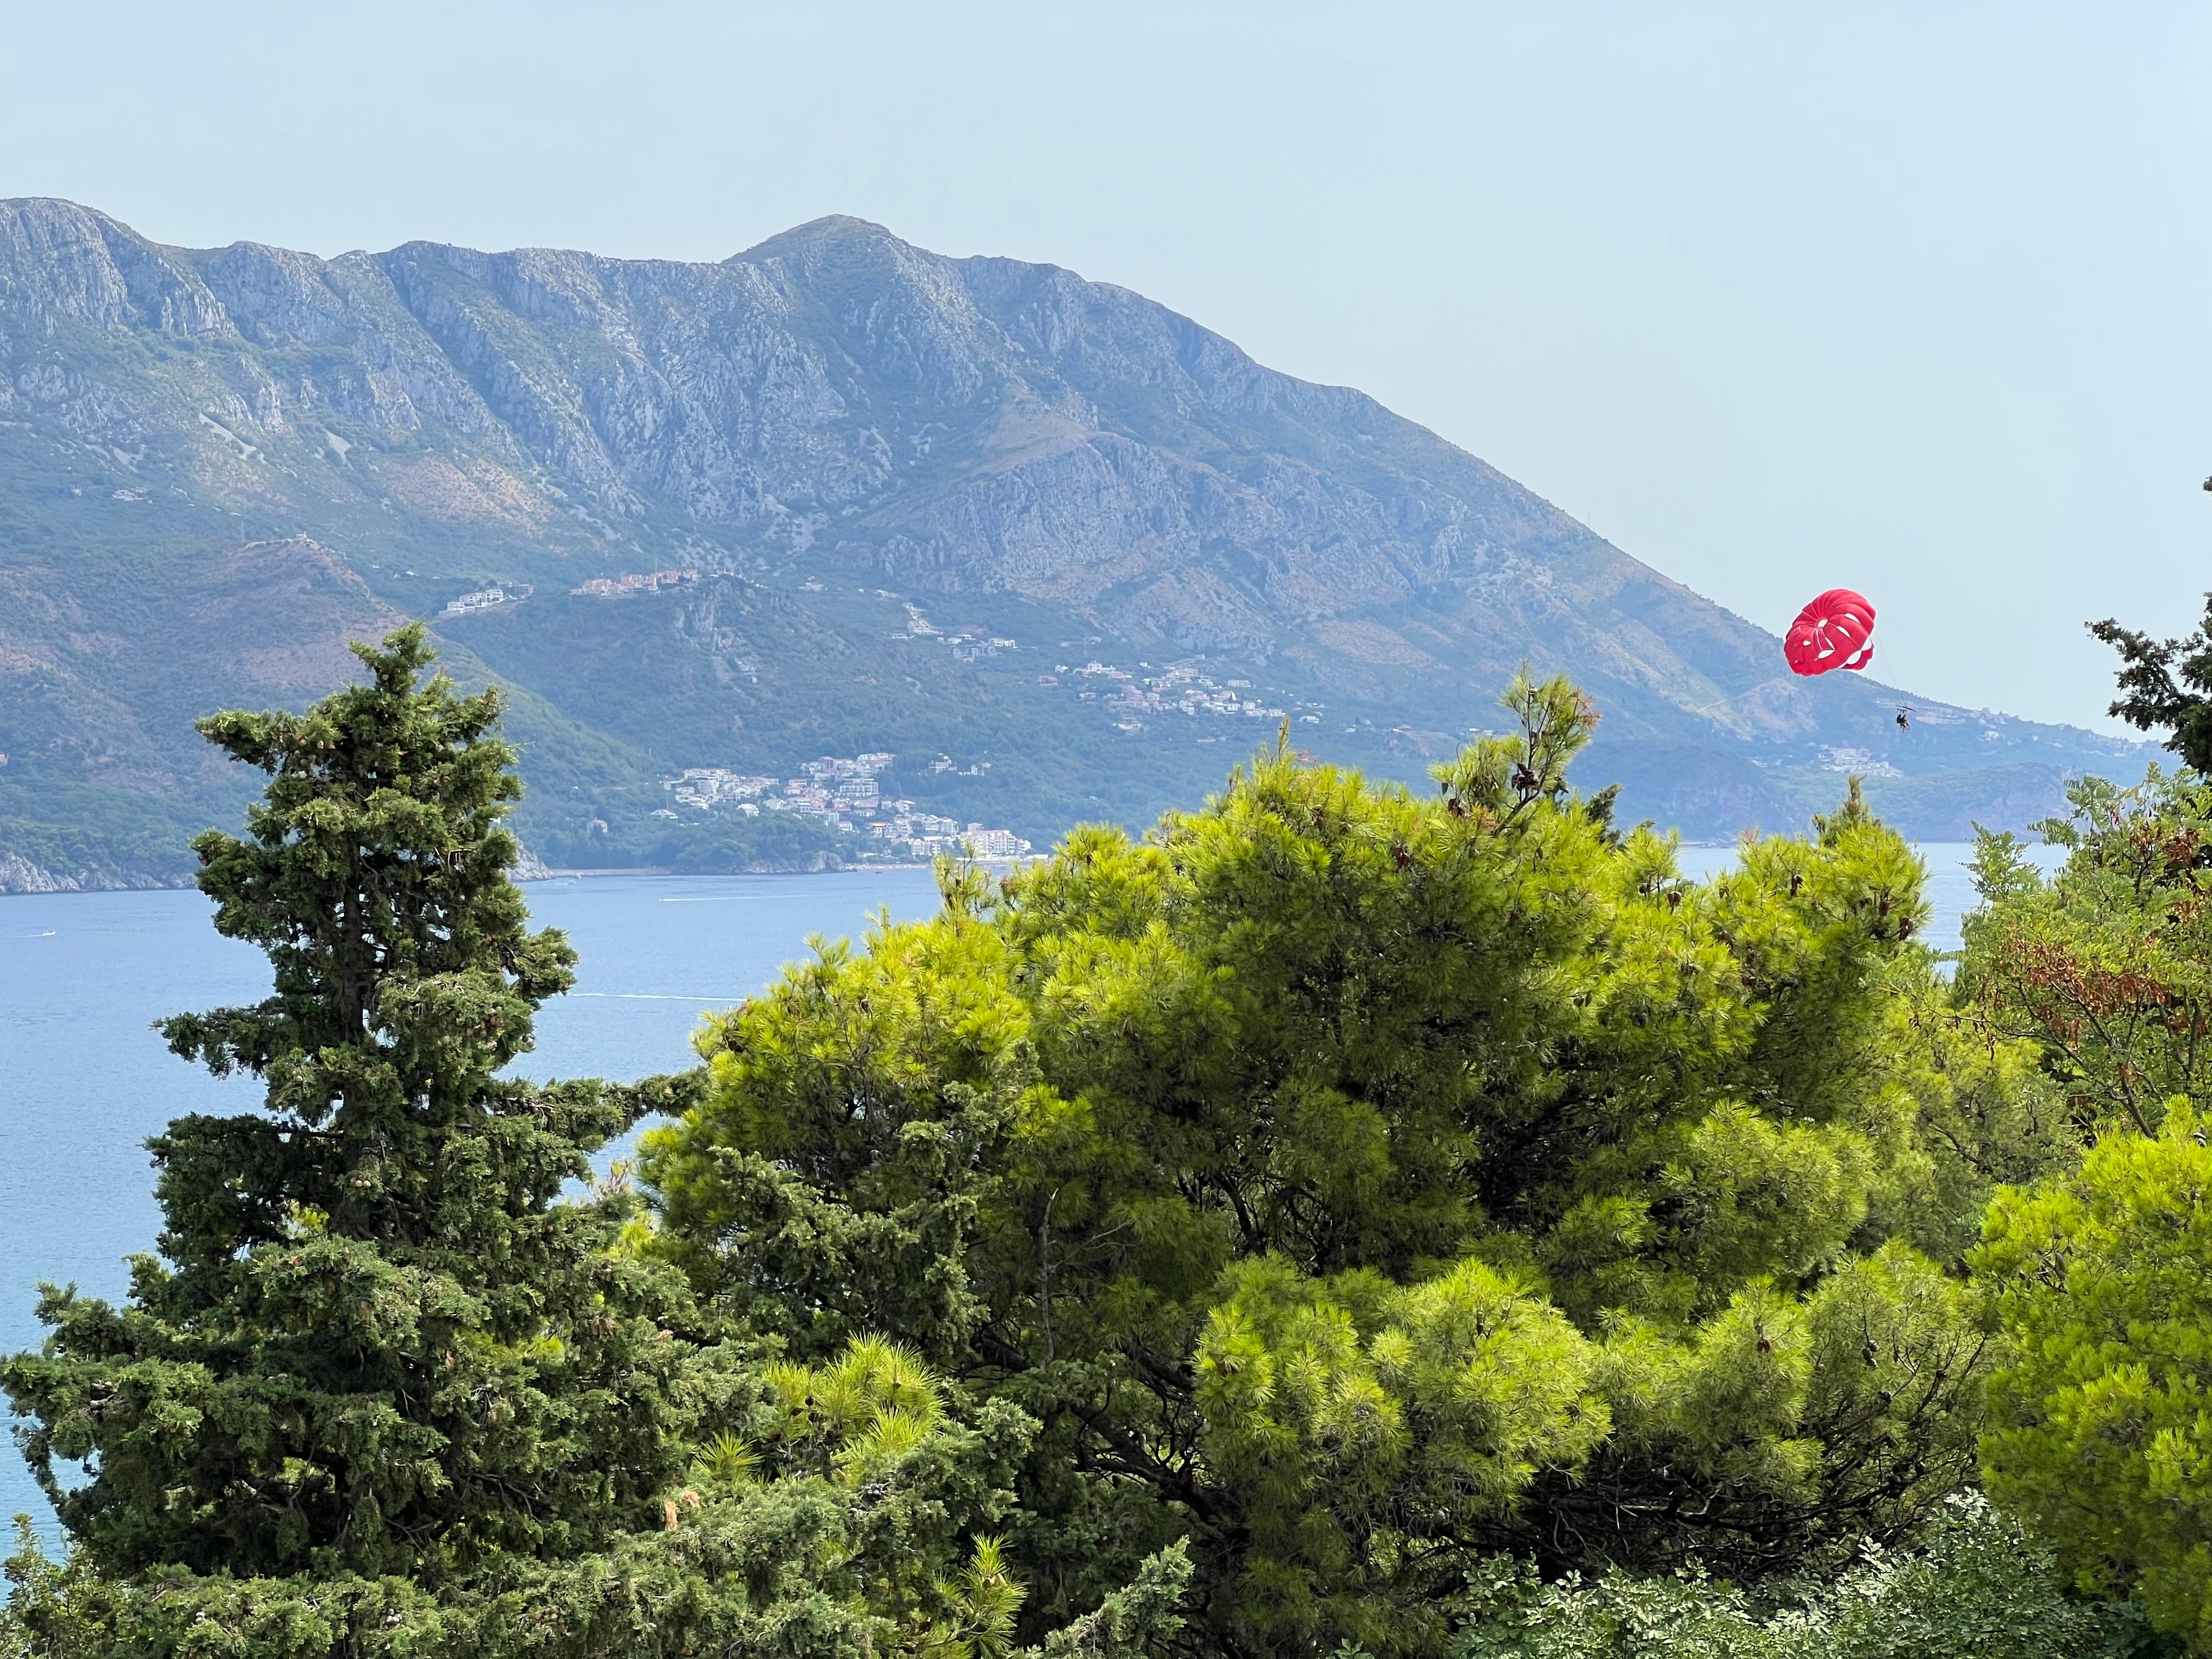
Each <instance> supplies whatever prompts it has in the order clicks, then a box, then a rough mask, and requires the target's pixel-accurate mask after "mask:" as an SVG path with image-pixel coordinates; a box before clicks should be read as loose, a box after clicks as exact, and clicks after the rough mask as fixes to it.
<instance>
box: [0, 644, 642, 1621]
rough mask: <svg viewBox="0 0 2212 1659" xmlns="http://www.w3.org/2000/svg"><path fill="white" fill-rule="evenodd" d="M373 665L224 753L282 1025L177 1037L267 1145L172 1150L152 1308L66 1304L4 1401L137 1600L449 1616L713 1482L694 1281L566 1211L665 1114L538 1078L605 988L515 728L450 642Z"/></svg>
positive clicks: (139, 1279) (95, 1555)
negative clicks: (514, 1565) (466, 1600)
mask: <svg viewBox="0 0 2212 1659" xmlns="http://www.w3.org/2000/svg"><path fill="white" fill-rule="evenodd" d="M355 649H356V652H357V653H359V655H360V656H361V658H362V661H363V662H364V663H365V664H367V665H368V670H369V673H370V678H368V682H367V683H366V684H356V685H355V686H352V687H350V688H349V689H347V690H342V691H340V692H338V693H337V694H336V695H334V696H331V697H329V698H327V699H325V701H324V702H320V703H319V704H317V705H316V706H315V707H314V708H312V709H310V710H308V711H307V713H305V714H290V713H284V712H276V713H267V714H250V713H237V712H234V713H229V714H217V715H214V716H211V717H210V718H209V719H207V720H204V721H202V722H201V725H200V730H201V732H202V733H203V734H204V736H205V737H206V738H208V739H209V740H210V741H211V742H213V743H214V744H216V745H217V746H218V747H220V748H221V749H222V750H224V751H225V752H227V753H228V754H229V755H231V756H232V757H235V758H236V759H238V760H240V761H243V762H245V763H247V764H249V765H252V766H256V767H258V768H260V769H262V770H263V771H264V772H266V773H267V774H268V775H269V783H268V786H267V788H266V791H265V793H264V799H263V800H262V801H261V802H260V804H258V805H256V806H255V807H254V808H253V809H252V811H251V812H250V814H249V817H248V830H247V834H246V836H245V837H244V838H242V839H241V838H239V837H236V836H228V835H222V834H218V833H213V832H210V833H209V834H207V835H204V836H201V837H200V838H199V839H198V840H197V842H195V843H194V847H195V850H196V851H197V854H198V855H199V860H200V863H201V866H202V869H201V873H200V876H199V885H200V888H201V890H203V891H204V892H205V893H207V894H208V895H209V896H210V897H211V898H213V899H214V900H215V901H216V928H217V929H218V931H220V932H222V933H225V934H227V935H228V936H229V937H231V938H234V939H246V940H250V941H251V942H252V943H253V944H255V945H258V946H259V947H261V949H262V950H264V951H265V952H266V953H267V954H268V957H269V958H270V963H271V964H272V965H273V967H274V969H275V989H274V993H273V994H271V995H270V997H268V998H267V999H266V1000H263V1001H261V1002H258V1003H256V1004H254V1005H253V1006H249V1007H240V1008H222V1009H217V1010H215V1011H213V1012H208V1013H201V1014H185V1015H180V1016H179V1017H177V1018H173V1019H171V1020H168V1021H166V1022H164V1023H163V1024H162V1026H161V1030H162V1032H163V1035H164V1036H166V1037H167V1039H168V1042H169V1046H170V1047H171V1048H173V1050H174V1051H175V1052H176V1053H177V1054H179V1055H180V1056H183V1057H185V1058H188V1059H196V1060H199V1061H200V1062H201V1063H203V1064H204V1065H205V1066H208V1067H209V1069H210V1070H211V1071H213V1072H215V1073H217V1074H218V1075H221V1074H224V1073H232V1072H238V1071H243V1072H246V1073H252V1075H254V1076H255V1077H258V1078H259V1079H262V1080H263V1081H264V1083H265V1084H266V1085H267V1094H266V1098H265V1102H264V1109H263V1110H261V1111H258V1112H250V1113H246V1114H244V1115H236V1116H210V1115H195V1116H191V1117H185V1118H180V1119H179V1120H177V1121H175V1122H173V1123H172V1124H171V1125H170V1127H169V1128H168V1131H167V1133H165V1134H163V1135H161V1136H160V1137H158V1138H157V1139H155V1140H154V1141H153V1142H152V1150H153V1152H154V1156H155V1163H156V1165H157V1167H158V1170H159V1182H158V1194H159V1197H160V1200H161V1209H162V1212H163V1215H164V1217H165V1218H166V1226H165V1228H164V1230H163V1231H162V1233H161V1239H160V1253H159V1255H143V1256H140V1257H137V1258H135V1259H134V1261H133V1264H132V1282H131V1295H130V1298H129V1301H128V1302H127V1304H125V1305H123V1306H121V1307H115V1306H112V1305H110V1304H107V1303H106V1302H103V1301H99V1300H94V1299H90V1298H87V1297H81V1296H79V1295H77V1294H76V1292H75V1291H73V1290H71V1291H53V1290H51V1289H50V1290H49V1291H47V1293H46V1297H45V1299H44V1301H43V1303H42V1305H41V1309H40V1312H41V1316H42V1318H43V1319H44V1320H45V1321H46V1323H47V1324H48V1325H49V1326H50V1327H51V1328H52V1335H51V1337H50V1339H49V1340H48V1341H47V1343H46V1347H45V1350H44V1352H42V1353H40V1354H35V1355H33V1354H24V1355H18V1356H15V1358H11V1359H9V1360H8V1361H7V1362H6V1363H5V1364H4V1365H0V1382H4V1383H5V1386H6V1388H7V1390H8V1392H9V1395H10V1396H11V1397H12V1398H13V1400H14V1401H15V1407H16V1409H17V1410H18V1411H20V1412H21V1413H24V1414H25V1415H26V1416H27V1417H28V1418H29V1419H31V1427H30V1429H29V1431H28V1432H27V1436H26V1443H27V1451H28V1453H29V1455H30V1458H31V1461H32V1462H33V1466H34V1468H36V1469H37V1470H38V1472H39V1474H40V1479H41V1480H42V1481H43V1482H44V1483H45V1485H46V1490H47V1492H48V1493H49V1494H50V1496H52V1498H53V1499H54V1500H55V1502H56V1504H57V1505H58V1509H59V1511H60V1515H61V1518H62V1521H63V1522H64V1525H65V1526H66V1528H68V1530H69V1531H70V1534H72V1535H73V1537H74V1539H75V1541H76V1544H77V1546H78V1548H79V1551H80V1559H88V1561H89V1563H90V1564H91V1565H94V1566H95V1567H96V1568H97V1569H98V1570H100V1571H102V1572H104V1573H107V1574H115V1575H123V1576H125V1577H128V1576H131V1575H136V1574H140V1573H143V1572H146V1571H149V1570H152V1569H156V1568H165V1569H167V1570H169V1571H172V1572H173V1571H175V1570H177V1569H184V1570H186V1571H191V1572H194V1573H202V1574H209V1573H217V1572H221V1573H225V1574H231V1575H238V1576H246V1575H290V1574H296V1573H300V1572H307V1573H311V1574H325V1573H331V1572H353V1573H360V1574H366V1575H401V1576H405V1577H412V1578H414V1579H416V1580H417V1581H418V1582H424V1583H435V1582H438V1581H440V1580H442V1579H447V1578H449V1577H453V1576H454V1575H457V1574H463V1573H466V1572H467V1571H470V1570H471V1568H472V1567H475V1566H477V1565H481V1564H482V1563H483V1562H484V1561H485V1560H486V1559H488V1558H489V1557H491V1556H492V1555H494V1554H495V1553H502V1552H506V1553H519V1554H520V1555H524V1556H539V1557H544V1556H556V1555H561V1554H564V1553H570V1552H573V1551H575V1550H579V1549H583V1548H588V1547H592V1545H594V1544H595V1543H596V1542H597V1541H599V1540H600V1539H603V1538H605V1537H606V1536H608V1535H610V1534H612V1533H614V1532H617V1531H619V1530H621V1529H623V1528H626V1527H635V1526H637V1525H639V1524H641V1523H642V1522H645V1520H646V1519H647V1513H648V1510H649V1506H650V1504H651V1503H652V1500H653V1494H654V1493H656V1492H658V1491H659V1489H660V1488H662V1487H663V1486H665V1483H666V1481H667V1480H668V1478H669V1476H670V1475H671V1472H672V1471H673V1470H674V1469H675V1468H678V1465H679V1463H680V1461H681V1459H682V1457H683V1456H684V1449H683V1448H682V1447H681V1446H680V1445H679V1444H678V1441H677V1436H676V1433H675V1432H674V1429H675V1425H674V1420H673V1408H672V1407H671V1404H670V1394H671V1380H672V1377H673V1374H674V1370H675V1367H676V1364H677V1359H676V1355H677V1353H678V1350H679V1348H680V1346H681V1345H680V1344H678V1343H676V1342H674V1341H672V1340H670V1338H669V1336H668V1333H667V1331H666V1330H665V1328H664V1327H665V1324H666V1323H667V1322H668V1320H667V1314H666V1311H665V1307H666V1301H667V1297H669V1296H670V1295H671V1294H680V1292H678V1291H676V1290H675V1287H674V1281H673V1279H672V1275H670V1274H668V1273H667V1272H666V1270H665V1269H659V1268H656V1267H652V1266H650V1265H647V1264H642V1263H639V1262H636V1261H624V1260H622V1259H620V1258H619V1257H618V1256H616V1255H609V1254H608V1253H607V1251H606V1249H605V1244H606V1243H607V1242H608V1240H609V1238H610V1237H611V1233H612V1231H613V1230H614V1228H615V1227H617V1225H619V1223H620V1219H621V1217H620V1214H619V1213H618V1206H608V1205H603V1204H587V1205H572V1204H562V1203H559V1202H558V1201H557V1200H558V1199H559V1196H560V1193H561V1189H562V1183H563V1182H567V1181H569V1180H571V1179H573V1178H575V1177H580V1176H586V1175H587V1174H588V1173H589V1163H588V1159H589V1155H590V1153H591V1152H592V1149H594V1148H596V1147H598V1146H601V1145H603V1144H604V1143H605V1141H606V1140H607V1139H609V1138H610V1137H611V1136H613V1135H615V1134H617V1133H621V1132H622V1131H623V1130H624V1129H626V1128H627V1127H629V1125H630V1124H632V1123H633V1122H635V1121H636V1119H637V1117H638V1116H639V1115H641V1113H642V1111H643V1110H644V1109H646V1108H647V1104H648V1101H649V1092H641V1091H629V1090H618V1089H612V1088H609V1087H606V1086H605V1085H598V1084H591V1083H586V1084H560V1085H547V1086H538V1085H531V1084H528V1083H525V1082H520V1081H514V1080H510V1079H507V1078H506V1077H504V1076H502V1075H501V1073H502V1072H503V1070H504V1068H505V1067H507V1065H508V1064H509V1062H510V1061H512V1060H514V1059H515V1058H516V1057H517V1056H519V1055H520V1054H524V1053H526V1051H527V1050H528V1049H529V1048H530V1047H531V1037H532V1016H533V1014H534V1013H535V1012H536V1010H537V1009H538V1006H540V1005H541V1004H542V1003H543V1002H544V1000H545V999H546V998H548V997H550V996H553V995H555V994H558V993H560V992H562V991H563V990H565V989H567V988H568V986H569V984H570V983H571V982H572V981H573V978H574V974H573V969H574V963H575V961H576V955H575V952H574V951H573V950H572V949H571V948H570V947H569V945H568V942H567V940H566V939H563V938H562V935H561V934H560V933H557V932H556V931H554V930H553V929H550V928H547V929H543V930H540V931H538V932H536V933H532V932H531V931H529V928H528V926H527V921H528V918H527V915H526V911H525V908H524V906H523V902H522V898H521V895H520V893H519V892H518V891H517V890H516V889H515V887H514V886H513V884H512V883H511V882H510V881H509V880H508V878H507V871H508V869H509V867H510V866H512V865H513V861H514V859H515V856H516V851H517V849H516V845H515V842H514V840H513V836H511V835H509V834H508V833H507V830H506V829H504V828H503V827H502V822H501V821H502V819H503V817H505V815H506V814H507V811H509V809H510V807H511V805H512V804H513V801H514V800H515V799H517V797H518V796H519V795H520V784H519V783H518V782H517V781H516V778H515V775H514V772H513V762H514V755H513V750H511V749H510V748H509V747H508V746H507V744H505V743H503V742H501V741H500V740H499V739H498V738H496V737H495V736H494V735H493V734H492V733H493V729H494V727H495V724H496V722H497V720H498V717H499V714H500V710H501V701H500V697H499V695H498V693H497V692H495V691H486V692H483V693H482V694H480V695H477V696H466V697H464V696H457V695H456V694H455V692H454V690H453V687H452V685H451V684H450V683H449V682H448V681H447V680H446V679H445V678H443V677H442V676H441V677H439V678H432V679H429V680H428V681H427V682H425V681H424V680H423V678H422V676H423V673H424V670H425V668H426V666H427V665H428V663H429V662H430V661H431V659H432V655H433V653H431V652H430V650H429V649H428V647H427V646H426V644H425V642H424V639H423V635H422V629H420V628H419V627H410V628H406V629H401V630H400V631H399V632H398V633H396V634H394V635H392V636H391V637H390V638H389V639H387V640H386V641H384V643H383V645H382V647H368V646H356V647H355ZM80 1461H81V1462H83V1463H84V1465H85V1467H86V1469H87V1471H88V1479H87V1480H83V1481H82V1482H81V1483H79V1484H76V1485H75V1486H70V1484H69V1483H68V1482H66V1481H65V1480H63V1479H61V1478H59V1477H58V1474H57V1471H56V1464H57V1462H80Z"/></svg>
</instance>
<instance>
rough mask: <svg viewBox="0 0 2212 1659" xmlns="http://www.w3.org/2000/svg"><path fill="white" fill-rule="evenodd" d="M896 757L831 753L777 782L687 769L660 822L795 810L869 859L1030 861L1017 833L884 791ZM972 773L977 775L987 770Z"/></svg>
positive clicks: (944, 759)
mask: <svg viewBox="0 0 2212 1659" xmlns="http://www.w3.org/2000/svg"><path fill="white" fill-rule="evenodd" d="M894 759H896V756H893V755H890V754H888V753H885V752H884V751H882V750H874V751H871V752H870V753H867V754H864V755H854V756H850V757H838V756H834V755H824V756H823V757H821V758H820V759H819V760H811V761H809V762H807V763H806V764H805V766H803V767H801V768H800V769H799V776H797V777H793V778H775V777H769V776H766V775H758V774H753V773H744V772H737V771H733V770H732V769H728V768H726V767H720V766H692V767H686V768H685V769H684V771H683V772H682V773H681V774H680V775H678V776H676V777H672V778H669V779H666V780H664V782H663V787H665V788H666V789H667V790H668V792H669V793H670V796H671V799H673V801H674V802H675V805H671V806H664V807H661V808H659V810H657V811H655V812H654V814H653V816H654V817H659V818H676V819H680V818H682V817H684V813H685V812H686V811H690V812H693V813H701V814H704V813H720V812H726V813H732V814H734V815H736V816H738V817H749V818H750V817H759V816H760V815H761V814H762V813H763V812H790V813H793V814H795V815H797V816H798V817H805V818H811V819H814V820H816V821H817V822H818V823H822V824H823V825H824V826H825V827H827V828H829V829H834V830H836V832H837V833H838V834H840V835H847V836H855V837H859V838H860V839H862V841H863V842H864V843H866V844H865V845H864V846H863V848H862V849H861V851H860V857H862V858H865V859H884V860H900V859H934V858H937V857H939V856H943V855H950V856H951V857H954V858H965V859H975V860H1013V859H1019V858H1022V857H1024V856H1026V855H1027V854H1029V853H1030V850H1031V849H1030V843H1029V842H1026V841H1024V840H1023V839H1022V838H1021V837H1020V836H1017V835H1015V834H1014V833H1013V831H1012V830H1011V829H994V828H992V827H991V826H989V825H987V824H985V823H980V822H977V823H968V824H965V825H963V824H962V823H959V822H958V821H957V820H956V819H953V818H949V817H944V816H942V815H941V814H939V813H935V812H925V811H921V810H919V809H918V808H917V807H916V806H915V803H914V802H913V801H911V800H905V799H891V798H889V797H886V796H885V795H884V793H883V790H882V785H881V778H882V774H883V773H884V771H885V770H886V769H888V768H889V767H890V763H891V762H892V761H893V760H894ZM984 764H987V763H978V765H977V766H976V767H971V768H969V769H967V770H968V772H969V775H975V773H977V772H978V771H980V770H981V767H982V765H984ZM931 769H932V770H933V771H938V772H946V771H951V770H952V769H953V766H952V761H951V757H949V756H943V755H940V756H939V757H937V759H936V760H935V761H934V762H933V763H931Z"/></svg>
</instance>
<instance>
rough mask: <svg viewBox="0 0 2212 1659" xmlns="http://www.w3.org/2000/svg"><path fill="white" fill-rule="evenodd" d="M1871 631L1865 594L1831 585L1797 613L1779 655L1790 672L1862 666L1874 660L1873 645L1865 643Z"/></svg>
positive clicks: (1871, 618) (1870, 609) (1871, 619)
mask: <svg viewBox="0 0 2212 1659" xmlns="http://www.w3.org/2000/svg"><path fill="white" fill-rule="evenodd" d="M1873 633H1874V607H1873V606H1872V605H1869V604H1868V603H1867V599H1866V595H1865V594H1863V593H1854V592H1851V590H1850V588H1848V587H1832V588H1830V589H1829V590H1828V591H1827V592H1825V593H1823V594H1821V595H1820V598H1819V599H1815V600H1814V601H1813V603H1812V604H1810V605H1807V606H1806V607H1805V608H1804V609H1803V610H1802V611H1799V612H1798V613H1797V620H1796V622H1794V623H1790V632H1789V633H1788V634H1787V635H1785V636H1784V639H1783V641H1782V654H1783V655H1784V657H1787V658H1788V659H1790V671H1792V672H1793V673H1798V674H1825V673H1826V672H1827V671H1829V670H1830V669H1832V668H1864V667H1865V666H1866V665H1868V664H1869V663H1870V662H1872V661H1873V660H1874V647H1872V646H1871V645H1869V644H1868V643H1867V640H1868V638H1869V636H1870V635H1872V634H1873ZM1854 652H1856V653H1857V655H1856V656H1854V655H1852V653H1854Z"/></svg>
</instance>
